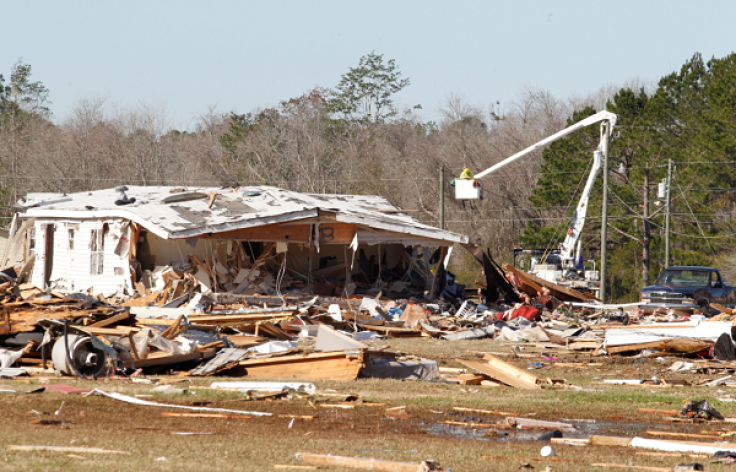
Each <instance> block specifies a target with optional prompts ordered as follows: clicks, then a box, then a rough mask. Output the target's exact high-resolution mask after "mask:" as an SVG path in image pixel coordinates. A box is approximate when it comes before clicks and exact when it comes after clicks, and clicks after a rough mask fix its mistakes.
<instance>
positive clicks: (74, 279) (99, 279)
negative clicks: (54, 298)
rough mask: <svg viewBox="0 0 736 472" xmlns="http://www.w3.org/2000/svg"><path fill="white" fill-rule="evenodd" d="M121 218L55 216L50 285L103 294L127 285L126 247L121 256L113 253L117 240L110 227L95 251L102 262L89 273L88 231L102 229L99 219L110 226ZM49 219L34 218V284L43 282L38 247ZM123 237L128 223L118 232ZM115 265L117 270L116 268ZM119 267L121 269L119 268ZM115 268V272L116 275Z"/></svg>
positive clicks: (127, 237) (89, 240)
mask: <svg viewBox="0 0 736 472" xmlns="http://www.w3.org/2000/svg"><path fill="white" fill-rule="evenodd" d="M115 221H117V222H120V221H122V220H119V219H118V220H113V219H106V220H104V221H102V220H99V219H94V220H77V221H72V220H69V219H59V220H58V221H56V225H57V226H56V227H57V231H56V233H55V236H54V254H53V256H54V261H53V272H52V274H51V278H50V280H51V287H52V290H56V291H59V292H62V293H72V292H87V291H89V292H90V293H92V294H95V295H96V294H99V293H101V294H103V295H104V296H111V295H114V294H115V293H118V292H120V291H121V289H123V288H124V287H129V286H130V276H129V274H130V269H129V264H130V263H129V260H128V255H127V251H126V252H125V253H123V255H122V256H120V255H118V254H116V253H115V249H116V247H117V246H118V243H119V242H120V240H119V239H117V238H114V237H113V235H112V231H109V232H108V233H107V235H106V236H105V243H104V248H103V249H102V250H101V251H100V252H98V254H99V256H100V257H101V259H102V261H103V264H102V267H101V268H100V269H101V270H100V273H99V274H98V275H92V274H90V272H91V270H90V269H91V259H92V252H91V248H92V233H93V231H95V230H97V231H99V233H102V232H103V223H108V224H109V225H110V227H111V228H112V226H113V223H114V222H115ZM46 223H53V221H51V220H41V221H39V220H36V235H37V238H36V248H37V250H36V252H37V256H36V262H35V264H34V266H33V273H32V275H31V281H30V282H31V283H32V284H34V285H36V286H37V287H41V286H42V285H43V267H44V265H43V261H42V260H41V259H42V257H39V256H43V254H42V252H43V251H42V249H41V248H43V247H45V246H44V244H45V241H44V235H45V231H44V228H45V226H42V225H45V224H46ZM121 238H125V240H124V241H123V244H125V243H127V241H130V227H127V228H126V229H125V230H124V231H123V234H122V236H121ZM116 269H117V270H116ZM121 269H122V270H121ZM116 272H117V274H118V275H116Z"/></svg>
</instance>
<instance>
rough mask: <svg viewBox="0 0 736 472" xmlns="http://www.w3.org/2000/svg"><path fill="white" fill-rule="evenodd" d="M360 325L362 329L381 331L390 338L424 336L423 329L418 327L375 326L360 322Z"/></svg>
mask: <svg viewBox="0 0 736 472" xmlns="http://www.w3.org/2000/svg"><path fill="white" fill-rule="evenodd" d="M358 326H359V327H360V328H361V329H364V330H367V331H374V332H376V333H381V334H383V335H384V336H388V337H389V338H421V337H422V331H421V330H418V329H410V328H398V327H395V326H373V325H367V324H360V323H358Z"/></svg>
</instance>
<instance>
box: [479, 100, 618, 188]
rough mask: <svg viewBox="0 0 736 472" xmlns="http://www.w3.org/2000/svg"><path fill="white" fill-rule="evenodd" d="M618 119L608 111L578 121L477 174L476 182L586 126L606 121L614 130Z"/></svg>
mask: <svg viewBox="0 0 736 472" xmlns="http://www.w3.org/2000/svg"><path fill="white" fill-rule="evenodd" d="M617 119H618V115H616V114H614V113H611V112H608V111H599V112H598V113H596V114H595V115H591V116H589V117H587V118H585V119H584V120H581V121H578V122H577V123H575V124H574V125H572V126H569V127H567V128H565V129H563V130H562V131H558V132H557V133H555V134H553V135H552V136H548V137H546V138H544V139H543V140H541V141H539V142H538V143H536V144H532V145H531V146H529V147H528V148H526V149H524V150H523V151H519V152H517V153H516V154H514V155H513V156H511V157H507V158H506V159H504V160H502V161H501V162H499V163H498V164H496V165H494V166H492V167H489V168H488V169H486V170H484V171H483V172H481V173H480V174H476V175H475V179H476V180H480V179H482V178H483V177H485V176H486V175H488V174H490V173H492V172H495V171H497V170H498V169H500V168H501V167H504V166H506V165H507V164H511V163H512V162H514V161H515V160H517V159H519V158H521V157H524V156H526V155H527V154H529V153H530V152H532V151H536V150H537V149H540V148H542V147H544V146H546V145H548V144H550V143H553V142H555V141H557V140H558V139H560V138H564V137H565V136H567V135H568V134H570V133H574V132H575V131H577V130H579V129H581V128H585V127H586V126H590V125H592V124H594V123H598V122H599V121H606V120H608V122H609V123H610V129H613V128H614V126H616V120H617Z"/></svg>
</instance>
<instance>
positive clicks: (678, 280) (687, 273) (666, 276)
mask: <svg viewBox="0 0 736 472" xmlns="http://www.w3.org/2000/svg"><path fill="white" fill-rule="evenodd" d="M654 283H655V284H657V285H690V286H694V287H707V286H708V284H709V283H710V271H709V270H672V269H667V270H665V271H664V272H662V274H661V275H660V276H659V277H658V278H657V280H656V281H655V282H654Z"/></svg>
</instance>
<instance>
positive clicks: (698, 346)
mask: <svg viewBox="0 0 736 472" xmlns="http://www.w3.org/2000/svg"><path fill="white" fill-rule="evenodd" d="M714 344H715V343H714V342H713V341H708V340H702V339H682V338H680V339H664V340H662V341H653V342H649V343H638V344H625V345H622V346H606V351H607V352H608V353H610V354H617V353H619V352H630V351H641V350H644V349H657V350H660V351H668V352H679V353H683V354H690V353H693V352H698V351H702V350H703V349H707V348H709V347H711V346H712V345H714Z"/></svg>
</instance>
